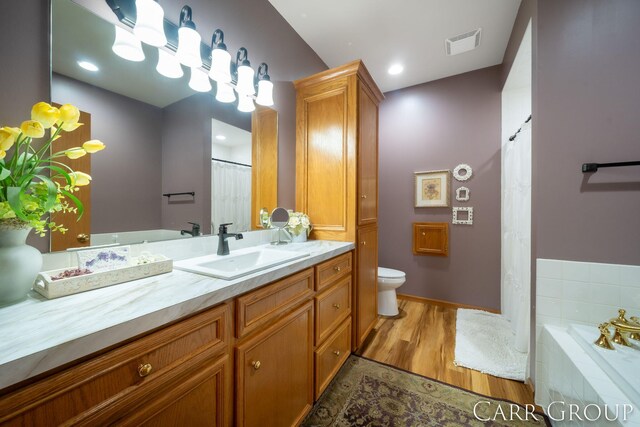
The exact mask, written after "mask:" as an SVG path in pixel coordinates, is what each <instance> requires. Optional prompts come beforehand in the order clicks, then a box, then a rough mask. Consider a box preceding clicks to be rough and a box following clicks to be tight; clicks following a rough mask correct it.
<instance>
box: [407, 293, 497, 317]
mask: <svg viewBox="0 0 640 427" xmlns="http://www.w3.org/2000/svg"><path fill="white" fill-rule="evenodd" d="M398 298H399V299H404V300H407V301H416V302H421V303H425V304H430V305H439V306H441V307H447V308H470V309H473V310H484V311H488V312H489V313H496V314H500V310H495V309H493V308H484V307H478V306H476V305H469V304H460V303H457V302H449V301H442V300H439V299H433V298H425V297H418V296H415V295H407V294H398Z"/></svg>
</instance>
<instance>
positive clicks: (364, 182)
mask: <svg viewBox="0 0 640 427" xmlns="http://www.w3.org/2000/svg"><path fill="white" fill-rule="evenodd" d="M358 105H359V111H358V114H359V122H358V126H359V128H358V130H359V136H358V224H359V225H366V224H375V223H376V221H377V220H378V105H377V101H376V99H375V97H374V96H373V94H371V92H370V90H369V89H367V88H366V87H365V86H364V85H363V84H362V83H359V85H358Z"/></svg>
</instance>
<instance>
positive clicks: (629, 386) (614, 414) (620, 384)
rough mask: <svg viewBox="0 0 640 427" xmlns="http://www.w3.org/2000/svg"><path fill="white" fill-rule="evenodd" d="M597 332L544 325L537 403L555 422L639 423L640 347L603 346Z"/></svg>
mask: <svg viewBox="0 0 640 427" xmlns="http://www.w3.org/2000/svg"><path fill="white" fill-rule="evenodd" d="M598 336H599V331H598V328H596V327H595V326H585V325H569V326H568V327H565V326H554V325H544V326H543V327H542V329H541V331H540V332H539V336H538V339H537V347H536V354H537V355H536V359H537V360H536V381H535V385H536V387H535V388H536V393H535V400H536V404H538V405H540V406H541V407H542V408H543V409H544V411H545V413H546V414H547V415H548V416H549V417H550V419H551V424H552V425H554V426H610V425H611V426H632V427H640V392H639V390H640V350H632V349H619V348H618V349H617V350H615V351H613V350H605V349H601V348H600V347H597V346H596V345H595V344H593V341H595V340H596V338H598ZM585 411H586V412H585ZM598 411H600V414H601V415H600V416H599V417H598ZM604 411H607V416H606V417H605V416H604ZM607 418H609V419H607Z"/></svg>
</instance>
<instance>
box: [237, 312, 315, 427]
mask: <svg viewBox="0 0 640 427" xmlns="http://www.w3.org/2000/svg"><path fill="white" fill-rule="evenodd" d="M235 403H236V424H237V425H239V426H256V427H258V426H259V427H269V426H273V427H285V426H294V425H297V424H299V423H300V421H302V418H303V417H304V416H305V415H306V414H307V412H308V411H309V410H310V409H311V406H312V405H313V302H312V301H308V302H307V303H305V304H304V305H302V306H301V307H299V308H298V309H296V310H295V311H294V312H292V313H290V314H288V315H287V316H285V317H283V318H282V319H281V320H280V321H278V322H277V323H276V324H274V325H273V326H271V327H270V328H268V329H266V330H265V331H263V332H260V333H258V334H257V335H255V336H253V337H251V338H248V339H246V340H245V341H243V342H242V343H241V344H239V345H237V346H236V400H235Z"/></svg>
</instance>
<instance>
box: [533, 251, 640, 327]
mask: <svg viewBox="0 0 640 427" xmlns="http://www.w3.org/2000/svg"><path fill="white" fill-rule="evenodd" d="M536 271H537V272H536V338H539V334H540V332H541V330H542V327H543V326H544V325H557V326H565V327H566V326H568V325H569V324H571V323H577V324H582V325H591V326H593V327H594V331H596V332H597V325H599V324H600V323H602V322H604V321H606V320H609V319H611V318H613V317H616V316H617V315H618V309H619V308H624V309H626V310H627V317H629V316H639V317H640V266H638V265H620V264H600V263H590V262H575V261H561V260H550V259H538V260H537V270H536Z"/></svg>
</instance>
